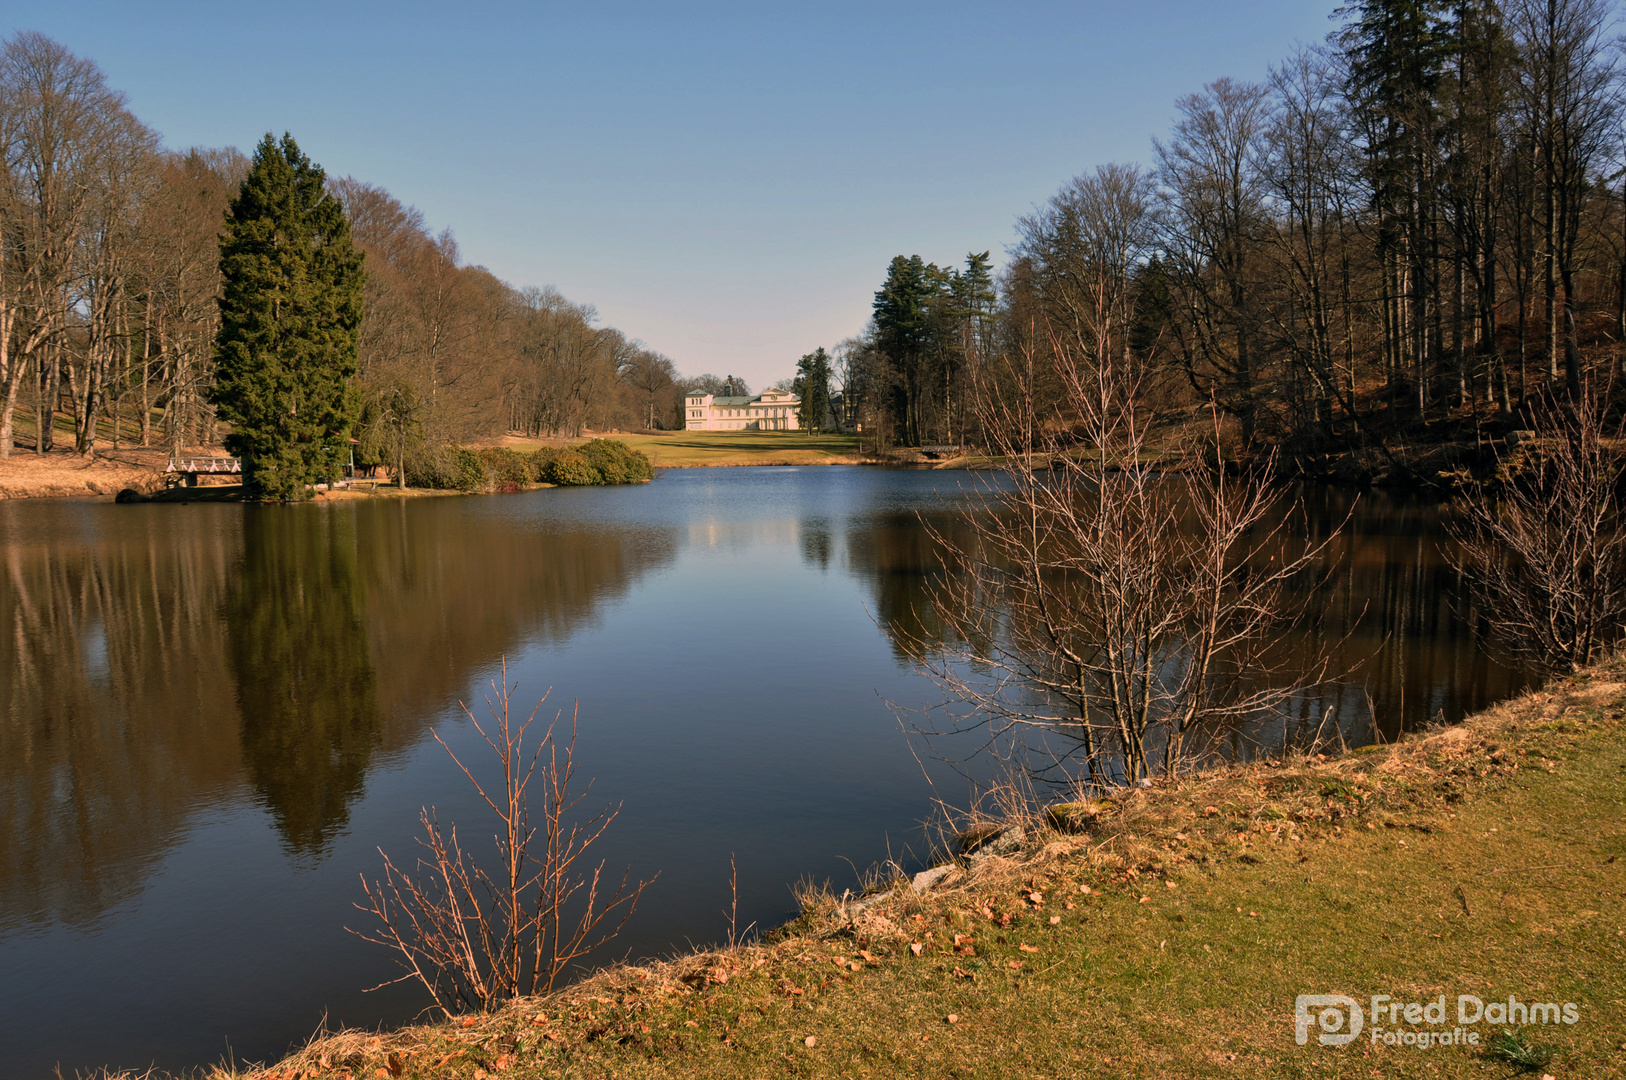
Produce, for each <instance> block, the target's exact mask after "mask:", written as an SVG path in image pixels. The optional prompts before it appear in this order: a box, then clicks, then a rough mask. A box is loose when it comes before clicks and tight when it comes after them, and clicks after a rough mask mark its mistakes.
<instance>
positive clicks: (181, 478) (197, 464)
mask: <svg viewBox="0 0 1626 1080" xmlns="http://www.w3.org/2000/svg"><path fill="white" fill-rule="evenodd" d="M170 474H174V475H173V479H172V480H171V484H172V485H174V484H185V485H186V486H187V487H197V486H198V477H199V476H200V475H201V476H208V475H210V474H216V475H236V476H241V475H242V474H243V462H242V459H241V458H234V457H200V458H180V459H176V458H170V459H169V467H168V468H166V469H165V470H164V475H165V476H166V478H167V477H169V476H170Z"/></svg>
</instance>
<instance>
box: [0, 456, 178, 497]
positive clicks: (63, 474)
mask: <svg viewBox="0 0 1626 1080" xmlns="http://www.w3.org/2000/svg"><path fill="white" fill-rule="evenodd" d="M168 463H169V455H168V453H167V452H166V451H164V450H159V449H153V448H150V447H149V448H146V449H131V450H106V451H100V452H97V453H95V454H93V455H91V456H89V457H81V456H80V455H78V454H76V453H74V452H73V451H72V450H52V451H50V452H49V453H47V454H44V455H40V454H36V453H34V452H33V451H32V450H13V451H12V452H11V457H10V458H8V459H6V460H4V461H0V499H41V498H70V499H99V500H107V499H111V498H113V496H115V495H117V494H118V493H119V492H120V491H123V490H124V489H125V488H134V489H135V490H136V491H139V492H142V493H143V494H147V493H151V492H154V491H162V490H163V488H164V466H165V465H167V464H168Z"/></svg>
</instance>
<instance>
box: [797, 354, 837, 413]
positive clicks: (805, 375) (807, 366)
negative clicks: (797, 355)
mask: <svg viewBox="0 0 1626 1080" xmlns="http://www.w3.org/2000/svg"><path fill="white" fill-rule="evenodd" d="M793 389H794V390H795V392H796V396H797V397H799V398H801V404H800V405H799V406H798V407H797V410H796V412H797V422H798V423H799V424H800V425H801V428H802V430H803V431H809V432H812V433H813V434H814V435H817V434H818V433H819V432H820V431H821V430H823V428H824V418H825V416H826V415H828V414H829V412H830V354H829V353H827V352H825V351H824V346H822V345H820V346H819V347H818V349H816V350H815V351H813V352H810V353H808V354H807V355H806V356H804V357H802V358H801V359H800V360H798V361H797V362H796V382H795V384H794V385H793Z"/></svg>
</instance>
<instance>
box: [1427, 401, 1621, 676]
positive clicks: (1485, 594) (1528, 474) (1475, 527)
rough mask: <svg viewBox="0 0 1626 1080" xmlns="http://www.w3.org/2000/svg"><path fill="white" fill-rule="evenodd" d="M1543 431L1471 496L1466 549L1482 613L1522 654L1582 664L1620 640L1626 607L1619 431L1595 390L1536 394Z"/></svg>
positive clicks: (1458, 557)
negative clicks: (1497, 478) (1608, 421)
mask: <svg viewBox="0 0 1626 1080" xmlns="http://www.w3.org/2000/svg"><path fill="white" fill-rule="evenodd" d="M1531 411H1532V414H1533V418H1534V424H1535V426H1534V429H1533V433H1534V438H1533V439H1532V440H1531V441H1530V442H1529V443H1528V444H1523V443H1521V449H1522V451H1523V453H1522V454H1521V455H1519V457H1522V458H1523V460H1522V461H1520V460H1518V458H1514V459H1512V460H1505V461H1504V462H1503V464H1502V469H1503V471H1504V478H1503V479H1504V482H1503V483H1502V484H1501V485H1500V487H1499V489H1497V490H1490V491H1487V490H1486V489H1484V488H1479V487H1475V488H1471V489H1469V490H1468V491H1467V492H1466V493H1465V494H1463V495H1462V497H1461V508H1462V511H1463V516H1462V519H1461V521H1460V522H1459V523H1457V524H1456V525H1455V526H1454V529H1453V531H1454V539H1455V540H1456V541H1457V545H1456V547H1455V548H1451V549H1447V551H1446V557H1447V558H1448V559H1449V560H1450V562H1451V564H1452V565H1453V566H1454V567H1456V569H1457V570H1458V571H1459V572H1460V573H1461V574H1463V576H1464V577H1466V578H1467V579H1468V582H1469V583H1470V585H1471V587H1472V588H1473V591H1474V594H1475V595H1476V597H1477V599H1478V600H1479V603H1478V605H1477V606H1478V610H1479V611H1480V612H1481V613H1482V614H1483V615H1484V617H1485V618H1486V620H1487V621H1488V622H1489V624H1490V628H1491V630H1492V631H1493V633H1494V635H1495V638H1496V640H1497V641H1498V642H1499V643H1500V645H1501V647H1502V648H1503V649H1504V650H1506V651H1507V652H1508V653H1509V654H1510V655H1512V656H1515V657H1518V658H1520V659H1522V660H1527V661H1530V662H1532V663H1535V664H1536V665H1538V666H1540V667H1544V668H1547V669H1550V670H1553V671H1561V672H1567V671H1577V670H1579V669H1580V668H1582V667H1585V666H1586V665H1587V664H1589V663H1592V662H1593V661H1594V660H1596V659H1598V658H1599V657H1600V656H1602V655H1603V653H1604V652H1605V651H1607V650H1608V649H1609V648H1610V647H1611V646H1612V645H1613V644H1614V643H1615V641H1617V640H1618V639H1619V636H1620V631H1621V623H1622V618H1623V616H1626V528H1623V525H1626V521H1623V519H1622V515H1621V509H1622V507H1621V495H1620V480H1621V474H1622V459H1621V454H1620V451H1619V448H1618V447H1619V441H1618V439H1619V435H1620V432H1619V431H1618V430H1614V431H1606V430H1605V427H1604V418H1603V411H1602V407H1601V405H1600V404H1599V402H1598V401H1597V400H1596V399H1595V396H1594V395H1591V394H1583V395H1582V396H1581V397H1579V398H1577V399H1576V400H1575V401H1574V402H1573V403H1567V402H1566V403H1562V404H1561V403H1559V402H1558V401H1557V400H1555V398H1554V397H1553V396H1551V395H1549V396H1547V397H1544V398H1542V399H1540V400H1539V401H1535V402H1532V403H1531Z"/></svg>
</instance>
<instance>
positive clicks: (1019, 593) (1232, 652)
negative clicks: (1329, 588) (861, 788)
mask: <svg viewBox="0 0 1626 1080" xmlns="http://www.w3.org/2000/svg"><path fill="white" fill-rule="evenodd" d="M1054 355H1055V356H1056V357H1059V358H1060V359H1059V360H1058V361H1057V362H1056V367H1057V370H1056V371H1055V373H1054V374H1055V376H1056V379H1057V381H1059V383H1060V384H1061V385H1062V386H1063V387H1064V388H1065V389H1064V394H1065V401H1064V404H1063V408H1064V411H1065V413H1066V415H1067V416H1068V417H1069V419H1070V422H1069V423H1068V424H1066V425H1065V426H1063V425H1058V424H1052V423H1047V422H1046V421H1045V420H1044V418H1043V417H1042V416H1041V415H1040V413H1039V411H1038V408H1037V407H1036V405H1035V399H1034V395H1033V393H1032V391H1033V388H1034V386H1035V374H1034V371H1033V368H1032V359H1031V354H1029V355H1028V356H1026V357H1024V358H1022V360H1021V361H1020V362H1019V363H1013V364H1010V365H1009V366H1008V367H1006V368H1005V369H1004V370H1002V371H1000V372H999V373H998V375H999V377H998V379H997V381H994V382H992V383H991V384H990V385H988V386H985V387H984V388H983V390H984V394H983V399H982V407H981V414H982V415H981V420H982V424H983V428H984V431H985V432H987V434H988V436H989V438H990V444H991V445H990V449H991V450H992V451H993V452H994V453H995V454H997V455H999V456H1000V457H1001V459H1002V460H1003V461H1004V463H1005V464H1004V467H1003V477H1002V482H1000V483H998V484H997V485H990V486H989V487H988V488H986V489H984V490H983V491H982V492H981V493H980V494H979V495H978V497H977V498H976V500H975V503H976V509H975V512H973V513H972V514H971V515H970V521H971V525H970V528H971V530H972V532H973V535H974V540H973V542H971V543H969V544H953V543H951V542H949V540H948V538H947V537H943V536H939V538H938V540H939V544H940V546H941V547H942V548H943V549H944V550H945V551H947V552H948V553H949V555H948V557H949V560H950V567H951V569H950V572H949V573H948V574H946V575H945V576H944V577H943V578H942V579H941V581H940V583H939V584H938V585H937V586H936V587H935V589H934V591H933V594H932V610H933V613H934V615H935V616H936V618H937V619H938V620H939V621H940V622H941V624H942V625H943V626H944V627H945V628H946V629H947V631H948V632H947V633H946V634H941V635H932V636H931V637H930V638H927V637H925V636H920V637H917V638H915V639H914V640H912V641H910V642H909V643H908V648H909V650H910V652H911V653H912V654H913V655H914V656H915V658H916V659H917V660H918V661H920V662H921V663H923V664H924V666H925V667H926V668H927V669H928V670H929V671H930V672H931V673H932V675H933V676H934V677H935V678H936V679H937V681H938V682H939V684H940V685H942V686H943V687H944V688H945V690H946V691H947V692H948V693H949V695H950V697H951V698H952V699H953V700H955V701H958V702H959V703H960V704H961V705H962V706H965V707H968V708H969V716H970V717H971V718H972V719H971V721H970V723H971V725H972V726H980V727H981V728H982V729H983V730H984V732H985V734H986V735H987V736H988V737H989V738H990V739H992V740H996V741H997V740H1001V739H1005V738H1008V737H1010V738H1017V739H1021V738H1023V735H1022V732H1023V731H1025V730H1026V731H1029V732H1030V733H1031V732H1034V730H1035V729H1038V730H1041V731H1042V732H1045V733H1056V734H1060V735H1062V736H1063V737H1064V738H1065V739H1066V740H1068V741H1069V747H1070V748H1069V749H1068V750H1067V751H1066V752H1065V753H1061V754H1056V755H1055V756H1054V757H1053V758H1052V762H1053V765H1055V766H1058V767H1060V769H1061V771H1062V775H1063V778H1065V779H1068V780H1071V779H1073V778H1074V777H1073V772H1072V770H1073V769H1074V768H1082V769H1083V771H1084V776H1085V778H1086V779H1087V780H1088V781H1089V782H1090V783H1091V784H1093V785H1095V786H1097V787H1103V786H1110V785H1113V784H1116V783H1125V782H1133V781H1135V780H1139V779H1143V778H1146V777H1149V776H1152V775H1155V774H1158V773H1162V774H1165V775H1169V774H1173V773H1174V772H1176V771H1177V770H1178V769H1180V768H1181V767H1182V766H1183V765H1184V764H1185V763H1186V762H1187V760H1188V755H1189V753H1190V751H1191V749H1192V743H1193V740H1194V739H1196V738H1199V736H1200V735H1202V734H1203V733H1205V732H1206V733H1216V732H1218V731H1219V730H1221V729H1223V728H1224V727H1226V726H1228V725H1232V724H1235V723H1238V722H1241V721H1243V720H1247V719H1250V718H1257V717H1260V716H1262V715H1264V714H1265V713H1267V712H1268V711H1269V710H1270V709H1271V708H1273V707H1275V706H1277V705H1279V704H1280V703H1281V702H1283V701H1285V700H1286V699H1287V698H1288V697H1290V696H1291V695H1292V694H1294V693H1295V692H1298V691H1299V690H1300V689H1302V688H1303V687H1304V686H1305V685H1306V684H1307V683H1311V682H1315V681H1318V680H1320V679H1321V678H1322V677H1323V676H1324V672H1325V666H1326V665H1325V662H1324V661H1320V660H1312V661H1310V662H1309V663H1308V664H1304V662H1303V661H1300V662H1299V663H1300V664H1301V665H1303V666H1300V667H1298V668H1294V667H1293V666H1292V663H1293V662H1292V659H1291V657H1290V650H1286V649H1283V648H1282V647H1281V646H1280V644H1279V641H1280V639H1281V637H1282V635H1283V634H1284V633H1286V632H1287V631H1288V630H1289V629H1290V628H1291V627H1292V626H1293V625H1294V624H1296V623H1297V622H1298V621H1299V619H1300V617H1301V614H1302V613H1301V612H1299V611H1297V610H1295V609H1293V608H1292V607H1291V605H1290V604H1289V602H1288V596H1287V593H1286V589H1287V586H1288V584H1289V583H1290V582H1291V581H1292V580H1293V579H1295V578H1296V577H1299V576H1300V575H1303V574H1305V573H1307V572H1309V571H1310V569H1311V567H1312V566H1313V564H1314V563H1315V562H1316V560H1317V559H1319V558H1320V556H1321V554H1322V552H1323V550H1324V548H1325V544H1324V543H1322V544H1318V545H1313V546H1311V547H1309V548H1308V549H1306V550H1303V551H1301V552H1299V553H1297V554H1291V553H1289V552H1288V551H1287V549H1286V548H1285V547H1284V545H1283V544H1282V536H1283V532H1284V530H1285V520H1286V519H1285V517H1282V516H1279V506H1280V503H1281V500H1282V498H1283V492H1282V489H1281V488H1280V487H1279V486H1278V485H1276V484H1275V483H1274V476H1273V474H1272V470H1271V468H1270V466H1269V464H1268V463H1267V464H1265V465H1263V466H1261V467H1259V468H1257V469H1256V470H1255V471H1253V472H1251V473H1246V474H1242V475H1230V474H1228V473H1227V472H1226V470H1225V469H1224V468H1222V467H1216V465H1217V462H1216V461H1215V459H1214V457H1213V453H1214V449H1215V444H1210V445H1209V446H1207V447H1206V448H1199V447H1185V448H1182V450H1181V451H1180V452H1177V453H1174V454H1171V453H1169V452H1164V453H1161V454H1159V453H1153V452H1152V449H1151V447H1150V445H1149V444H1148V441H1147V439H1148V430H1149V424H1150V417H1149V416H1148V415H1147V414H1146V412H1145V411H1144V409H1143V408H1142V406H1141V401H1140V397H1139V394H1138V384H1137V382H1136V381H1135V380H1134V379H1133V378H1128V377H1125V376H1124V375H1123V374H1122V373H1121V372H1120V371H1119V369H1118V368H1117V366H1116V365H1115V364H1114V363H1112V362H1108V363H1105V364H1095V363H1088V364H1085V363H1071V362H1068V361H1069V358H1070V356H1071V353H1070V351H1069V350H1067V349H1066V348H1062V347H1058V348H1056V349H1055V350H1054ZM1217 415H1218V414H1217V412H1216V413H1215V417H1216V421H1217ZM1202 451H1205V452H1202ZM1171 466H1173V467H1176V468H1177V469H1178V471H1176V472H1171V471H1170V469H1171ZM937 641H947V642H948V643H949V644H947V645H937V644H934V642H937ZM963 727H964V725H960V728H961V729H962V730H963ZM1050 752H1051V753H1054V748H1053V747H1052V748H1051V749H1050Z"/></svg>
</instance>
